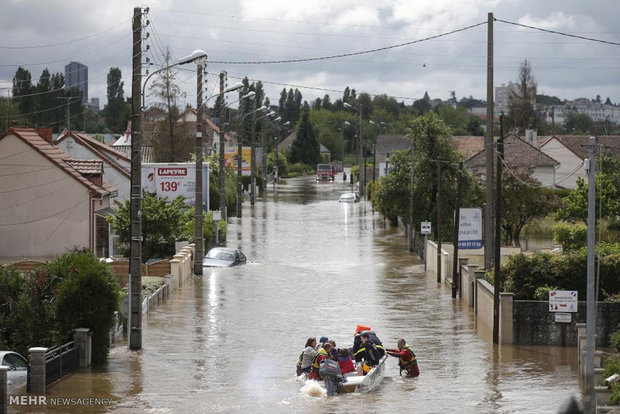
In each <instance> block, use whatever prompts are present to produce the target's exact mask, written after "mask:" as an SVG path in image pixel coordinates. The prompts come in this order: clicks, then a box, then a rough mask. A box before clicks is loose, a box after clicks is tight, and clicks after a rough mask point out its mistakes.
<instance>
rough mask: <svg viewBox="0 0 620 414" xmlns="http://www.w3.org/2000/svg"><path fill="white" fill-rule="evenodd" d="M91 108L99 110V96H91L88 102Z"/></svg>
mask: <svg viewBox="0 0 620 414" xmlns="http://www.w3.org/2000/svg"><path fill="white" fill-rule="evenodd" d="M88 106H89V107H90V109H92V110H93V111H95V112H99V98H90V103H89V104H88Z"/></svg>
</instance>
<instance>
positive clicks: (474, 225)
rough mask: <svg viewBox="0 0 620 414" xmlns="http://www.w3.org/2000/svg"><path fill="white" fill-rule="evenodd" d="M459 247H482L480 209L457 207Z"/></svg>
mask: <svg viewBox="0 0 620 414" xmlns="http://www.w3.org/2000/svg"><path fill="white" fill-rule="evenodd" d="M458 247H459V249H480V248H482V209H481V208H480V207H476V208H461V209H459V246H458Z"/></svg>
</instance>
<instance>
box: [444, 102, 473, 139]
mask: <svg viewBox="0 0 620 414" xmlns="http://www.w3.org/2000/svg"><path fill="white" fill-rule="evenodd" d="M437 113H438V114H439V117H440V118H441V119H442V120H443V121H444V122H445V123H446V124H447V125H448V126H449V127H450V129H451V131H452V134H453V135H468V128H467V127H468V122H469V117H470V115H469V114H468V113H467V109H465V107H463V106H459V107H456V108H453V107H452V106H450V105H440V106H439V107H438V108H437Z"/></svg>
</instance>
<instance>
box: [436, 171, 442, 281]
mask: <svg viewBox="0 0 620 414" xmlns="http://www.w3.org/2000/svg"><path fill="white" fill-rule="evenodd" d="M435 162H436V163H437V283H441V162H439V161H435Z"/></svg>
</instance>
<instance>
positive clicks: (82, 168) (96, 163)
mask: <svg viewBox="0 0 620 414" xmlns="http://www.w3.org/2000/svg"><path fill="white" fill-rule="evenodd" d="M64 161H65V162H66V163H67V164H69V165H70V166H72V167H73V168H75V169H76V170H77V171H78V172H79V173H80V174H82V175H85V174H86V175H90V174H103V161H100V160H74V159H65V160H64Z"/></svg>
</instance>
